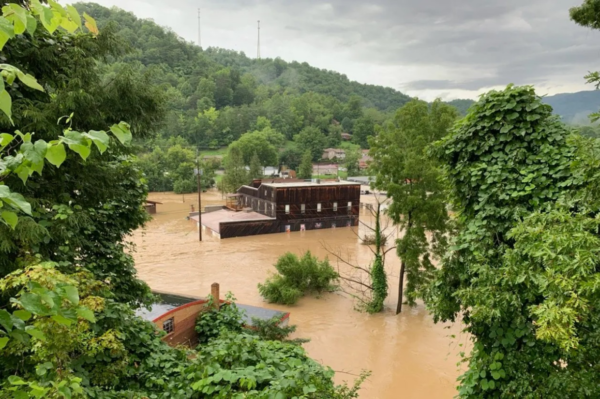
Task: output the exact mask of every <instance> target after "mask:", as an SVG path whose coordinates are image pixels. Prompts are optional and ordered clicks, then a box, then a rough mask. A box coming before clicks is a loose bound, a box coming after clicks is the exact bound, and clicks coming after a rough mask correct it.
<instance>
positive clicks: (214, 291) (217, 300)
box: [210, 283, 221, 310]
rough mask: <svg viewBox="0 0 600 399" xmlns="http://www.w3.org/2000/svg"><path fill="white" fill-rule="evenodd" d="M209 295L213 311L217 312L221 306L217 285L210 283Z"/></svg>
mask: <svg viewBox="0 0 600 399" xmlns="http://www.w3.org/2000/svg"><path fill="white" fill-rule="evenodd" d="M210 295H212V297H213V301H214V303H215V305H214V306H215V309H217V310H219V307H220V306H221V297H220V296H219V283H212V285H211V286H210Z"/></svg>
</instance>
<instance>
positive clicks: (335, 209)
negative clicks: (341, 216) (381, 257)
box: [333, 202, 337, 212]
mask: <svg viewBox="0 0 600 399" xmlns="http://www.w3.org/2000/svg"><path fill="white" fill-rule="evenodd" d="M333 211H334V212H337V202H334V203H333Z"/></svg>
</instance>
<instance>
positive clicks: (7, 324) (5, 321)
mask: <svg viewBox="0 0 600 399" xmlns="http://www.w3.org/2000/svg"><path fill="white" fill-rule="evenodd" d="M0 326H2V327H4V329H5V330H6V331H7V332H10V330H12V329H13V321H12V318H11V317H10V313H8V312H7V311H6V310H4V309H0Z"/></svg>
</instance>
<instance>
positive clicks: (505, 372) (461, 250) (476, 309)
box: [427, 86, 600, 398]
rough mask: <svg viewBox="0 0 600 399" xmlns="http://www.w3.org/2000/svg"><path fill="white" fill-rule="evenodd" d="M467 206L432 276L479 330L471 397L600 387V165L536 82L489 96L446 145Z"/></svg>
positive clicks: (454, 187)
mask: <svg viewBox="0 0 600 399" xmlns="http://www.w3.org/2000/svg"><path fill="white" fill-rule="evenodd" d="M435 154H437V157H438V159H440V161H442V162H443V163H444V167H445V175H446V177H447V179H448V182H449V185H450V188H451V198H452V207H453V209H454V210H455V211H456V213H457V215H458V219H457V222H458V225H457V235H456V237H455V238H454V241H453V245H452V247H451V250H450V252H449V253H448V254H447V256H446V257H445V258H444V260H443V262H442V268H441V270H439V272H437V273H436V274H437V275H436V277H435V280H434V281H433V283H432V284H431V290H430V292H429V293H428V297H427V302H428V304H429V306H430V308H431V310H432V311H433V313H434V316H435V318H436V319H438V320H455V319H456V318H457V316H458V315H459V314H462V319H463V322H464V324H465V325H466V330H467V332H468V333H469V334H470V336H471V337H472V340H473V343H474V345H473V349H472V351H471V353H470V354H469V355H468V356H467V358H466V361H468V364H469V368H468V370H467V371H466V372H465V374H463V376H462V377H461V378H460V381H461V386H460V396H461V397H464V398H496V397H531V398H538V397H543V398H564V397H578V398H586V397H590V398H591V397H595V396H597V392H598V391H597V387H598V384H599V383H600V381H599V380H598V367H599V366H600V364H599V363H598V359H599V357H598V355H599V353H598V348H599V347H598V345H597V342H598V331H600V328H599V327H600V325H599V324H598V323H599V321H600V320H599V319H598V317H597V314H596V312H594V311H592V309H595V308H597V306H598V305H600V303H599V300H600V291H599V290H598V281H599V280H598V278H599V273H598V272H599V266H600V258H599V257H598V253H597V248H598V247H597V245H598V242H597V241H598V219H597V216H596V215H597V214H598V209H599V208H598V206H599V203H598V201H597V198H598V197H597V196H596V195H595V193H597V192H598V188H599V186H598V182H599V181H598V173H597V166H598V165H599V164H600V157H599V155H600V152H599V151H598V145H597V143H596V142H595V140H594V141H589V140H588V139H584V138H582V137H580V136H576V135H572V134H571V132H570V130H569V129H568V128H566V127H565V126H564V125H563V124H562V123H561V122H560V121H559V120H558V119H557V117H554V116H552V109H551V108H550V106H548V105H545V104H543V103H542V101H541V98H540V97H538V96H536V94H535V92H534V90H533V89H532V88H530V87H513V86H508V87H507V88H506V89H505V90H503V91H492V92H489V93H487V94H486V95H484V96H482V97H481V99H480V100H479V101H478V102H477V103H476V104H475V105H474V106H473V107H471V110H470V112H469V114H468V115H467V116H466V118H464V119H463V120H461V121H460V122H459V123H457V124H456V125H455V127H454V128H453V130H452V131H451V133H450V134H449V135H448V136H446V137H445V138H444V139H442V140H441V141H440V142H438V143H437V144H436V149H435Z"/></svg>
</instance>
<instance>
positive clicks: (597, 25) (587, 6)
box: [569, 0, 600, 122]
mask: <svg viewBox="0 0 600 399" xmlns="http://www.w3.org/2000/svg"><path fill="white" fill-rule="evenodd" d="M569 13H570V15H571V19H572V20H573V21H574V22H575V23H576V24H578V25H581V26H585V27H588V28H591V29H595V30H600V1H598V0H585V1H584V2H583V4H581V5H580V6H579V7H573V8H571V9H570V10H569ZM585 78H586V80H587V82H588V83H592V84H593V85H595V86H596V90H598V89H599V88H600V72H598V71H596V72H590V73H589V74H587V75H586V76H585ZM590 118H591V120H592V122H596V121H598V120H599V119H600V111H599V112H596V113H593V114H592V115H590Z"/></svg>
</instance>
